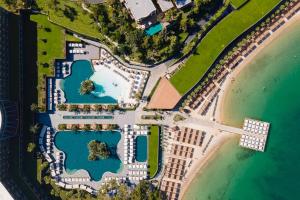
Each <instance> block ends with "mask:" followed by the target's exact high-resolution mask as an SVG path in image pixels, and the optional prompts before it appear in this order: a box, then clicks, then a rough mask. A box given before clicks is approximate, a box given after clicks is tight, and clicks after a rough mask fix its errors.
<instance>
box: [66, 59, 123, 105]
mask: <svg viewBox="0 0 300 200" xmlns="http://www.w3.org/2000/svg"><path fill="white" fill-rule="evenodd" d="M71 71H72V74H71V75H70V76H68V77H66V78H65V80H63V84H62V88H63V90H64V92H65V97H66V99H67V103H117V100H116V99H114V98H113V97H111V96H109V95H105V91H104V88H103V85H101V84H97V83H96V82H94V83H95V88H96V89H95V92H96V93H95V94H92V93H91V94H87V95H80V93H79V89H80V84H81V82H82V81H84V80H87V79H90V77H91V76H92V75H93V74H94V71H93V69H92V66H91V63H90V62H89V61H87V60H78V61H75V62H73V64H72V67H71ZM108 78H111V77H108ZM93 81H95V80H93ZM100 81H102V80H100ZM99 94H101V96H100V95H99Z"/></svg>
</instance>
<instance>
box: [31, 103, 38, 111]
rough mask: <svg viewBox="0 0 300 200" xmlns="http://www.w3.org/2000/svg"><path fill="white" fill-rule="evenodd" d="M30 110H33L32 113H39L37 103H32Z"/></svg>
mask: <svg viewBox="0 0 300 200" xmlns="http://www.w3.org/2000/svg"><path fill="white" fill-rule="evenodd" d="M30 110H31V111H32V112H38V111H39V106H38V105H37V104H36V103H32V104H31V105H30Z"/></svg>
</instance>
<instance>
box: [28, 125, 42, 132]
mask: <svg viewBox="0 0 300 200" xmlns="http://www.w3.org/2000/svg"><path fill="white" fill-rule="evenodd" d="M39 129H40V125H39V124H34V125H31V126H30V127H29V131H30V132H31V133H33V134H37V133H38V131H39Z"/></svg>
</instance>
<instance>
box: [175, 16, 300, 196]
mask: <svg viewBox="0 0 300 200" xmlns="http://www.w3.org/2000/svg"><path fill="white" fill-rule="evenodd" d="M299 22H300V12H298V13H296V14H295V15H294V16H293V17H292V18H291V19H290V20H288V21H286V23H285V24H283V25H282V26H281V27H280V28H279V29H278V30H277V31H276V32H273V33H272V34H271V36H270V37H269V38H267V39H266V40H265V41H264V42H263V43H262V44H261V45H258V46H257V48H256V49H255V50H254V51H253V52H252V53H251V54H250V55H249V56H248V57H247V58H245V59H244V60H243V61H242V62H241V63H240V64H239V65H238V66H237V67H236V68H235V69H234V70H233V71H232V72H231V73H230V74H229V75H228V76H227V77H226V79H225V81H224V83H223V84H222V86H221V91H220V93H219V100H218V102H217V105H216V114H215V120H216V122H219V123H222V124H226V120H225V119H226V117H225V115H224V106H225V100H226V99H227V96H228V95H229V88H230V86H231V85H232V83H233V81H235V79H236V77H238V76H239V74H240V73H241V72H242V71H243V70H244V69H245V68H246V67H247V66H249V64H251V62H253V60H254V58H255V57H256V56H257V55H258V54H259V53H260V52H261V51H262V50H263V49H265V48H266V47H268V46H269V45H270V44H271V43H272V42H273V41H274V40H276V39H277V38H278V37H279V36H280V35H281V34H284V31H286V29H288V28H290V27H292V26H293V25H294V24H296V23H299ZM221 134H222V133H221ZM235 137H238V136H236V135H234V134H233V135H224V136H223V137H220V135H217V139H218V141H215V145H214V146H213V147H211V150H210V152H209V153H208V154H207V155H206V156H205V157H204V158H203V159H200V160H198V161H197V164H196V167H195V169H193V170H192V173H191V174H189V176H188V178H187V181H186V182H185V184H184V185H185V186H184V187H183V188H182V191H181V194H180V198H179V199H183V197H184V196H185V194H186V192H187V191H188V189H189V188H190V185H191V184H192V183H193V181H194V180H195V179H196V178H197V177H199V176H201V174H202V173H203V172H204V171H205V169H206V167H207V166H208V165H209V163H210V162H211V161H212V160H214V158H215V157H216V156H217V154H218V152H219V149H220V148H221V147H222V146H223V145H224V144H225V143H226V142H228V140H230V139H233V138H235Z"/></svg>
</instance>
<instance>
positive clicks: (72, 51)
mask: <svg viewBox="0 0 300 200" xmlns="http://www.w3.org/2000/svg"><path fill="white" fill-rule="evenodd" d="M69 53H71V54H85V53H86V52H85V51H84V50H83V49H70V50H69Z"/></svg>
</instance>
